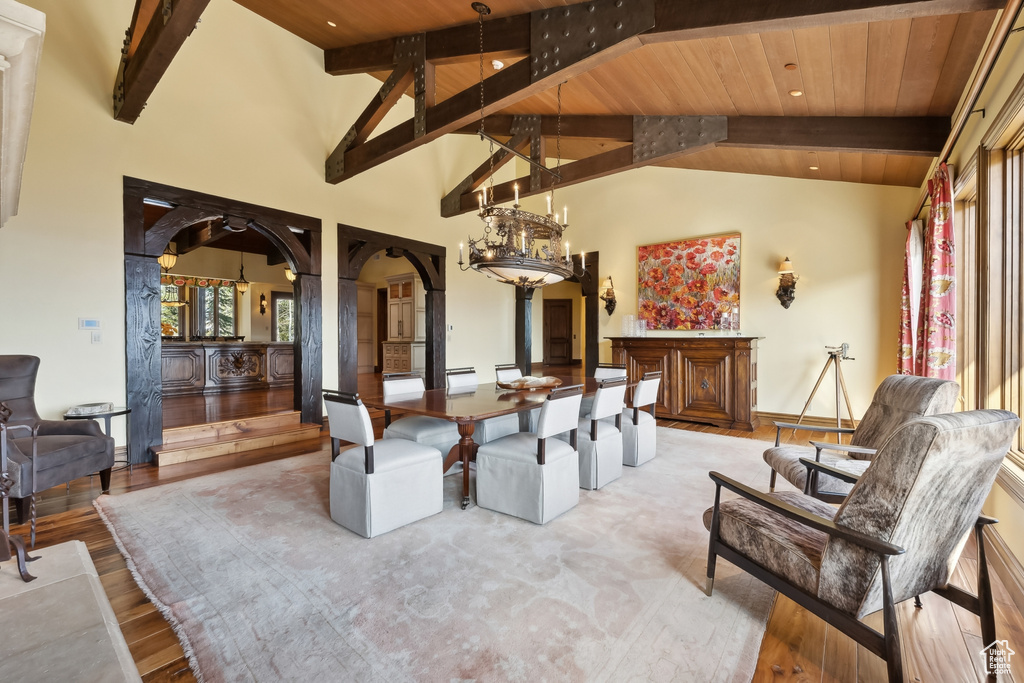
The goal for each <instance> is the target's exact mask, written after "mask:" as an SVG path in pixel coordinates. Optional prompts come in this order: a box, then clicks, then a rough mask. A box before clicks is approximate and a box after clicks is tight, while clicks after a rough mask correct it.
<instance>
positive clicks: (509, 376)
mask: <svg viewBox="0 0 1024 683" xmlns="http://www.w3.org/2000/svg"><path fill="white" fill-rule="evenodd" d="M522 376H523V371H522V370H520V369H519V366H518V365H516V364H515V363H506V364H504V365H495V366H494V377H495V379H497V380H498V381H499V382H511V381H512V380H514V379H519V378H520V377H522ZM538 417H540V408H534V409H533V410H531V411H530V412H529V413H528V415H527V418H526V422H525V423H523V424H525V428H521V429H517V430H516V431H527V430H528V431H531V432H532V431H536V429H537V418H538ZM517 419H518V418H517Z"/></svg>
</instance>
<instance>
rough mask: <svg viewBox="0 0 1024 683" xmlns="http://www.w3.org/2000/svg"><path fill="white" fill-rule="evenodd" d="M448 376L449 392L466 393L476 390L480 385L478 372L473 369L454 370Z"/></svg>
mask: <svg viewBox="0 0 1024 683" xmlns="http://www.w3.org/2000/svg"><path fill="white" fill-rule="evenodd" d="M446 374H447V376H448V390H449V391H456V392H459V391H462V392H465V391H469V390H471V389H476V388H477V386H479V384H480V381H479V380H478V379H477V376H476V370H475V369H473V368H454V369H452V370H449V371H448V372H447V373H446Z"/></svg>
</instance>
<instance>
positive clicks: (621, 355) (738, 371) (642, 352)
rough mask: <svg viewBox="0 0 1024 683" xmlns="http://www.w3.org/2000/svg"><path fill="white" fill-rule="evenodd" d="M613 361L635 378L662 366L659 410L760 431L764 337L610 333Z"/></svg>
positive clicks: (668, 414) (692, 419) (676, 416)
mask: <svg viewBox="0 0 1024 683" xmlns="http://www.w3.org/2000/svg"><path fill="white" fill-rule="evenodd" d="M609 339H611V342H612V362H613V363H618V364H624V365H625V366H626V368H627V370H628V372H629V379H630V381H632V382H635V381H638V380H639V379H640V377H641V376H642V375H643V374H644V373H645V372H653V371H655V370H660V371H661V373H662V375H661V377H662V381H661V389H660V390H659V396H658V403H657V405H656V406H655V413H656V414H657V415H658V417H667V418H672V419H676V420H688V421H690V422H703V423H708V424H713V425H715V426H717V427H723V428H725V429H745V430H747V431H754V430H755V429H757V428H758V426H760V424H761V422H760V420H759V419H758V417H757V340H758V339H761V337H717V336H716V337H609Z"/></svg>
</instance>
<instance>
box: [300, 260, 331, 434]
mask: <svg viewBox="0 0 1024 683" xmlns="http://www.w3.org/2000/svg"><path fill="white" fill-rule="evenodd" d="M321 289H322V285H321V283H320V276H319V275H307V274H305V273H299V274H298V276H297V277H296V278H295V284H294V292H295V295H294V297H295V298H294V301H295V339H296V340H297V341H296V343H295V409H296V410H300V411H302V421H303V422H304V423H306V424H323V422H324V413H323V403H322V401H323V399H322V398H321V396H322V394H323V386H324V381H323V369H322V368H323V341H322V335H321V330H322V329H323V310H322V306H321V303H320V302H321V301H322V299H321V295H322V291H321Z"/></svg>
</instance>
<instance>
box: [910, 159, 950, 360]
mask: <svg viewBox="0 0 1024 683" xmlns="http://www.w3.org/2000/svg"><path fill="white" fill-rule="evenodd" d="M951 175H952V171H951V169H950V168H949V167H948V166H947V165H946V164H945V163H942V164H939V167H938V169H936V171H935V175H934V176H933V177H932V179H931V180H929V181H928V197H929V199H930V201H931V206H930V208H929V210H928V219H927V221H926V222H925V224H924V229H923V230H922V233H921V246H920V250H921V251H920V258H918V257H917V254H916V253H915V252H916V245H915V235H914V232H915V231H914V226H913V224H912V223H913V222H911V223H908V228H909V232H908V235H907V252H906V261H905V265H904V270H903V305H902V307H901V311H900V314H901V319H900V359H899V360H900V364H899V371H900V373H901V374H905V375H920V376H922V377H937V378H940V379H955V378H956V323H955V320H956V318H955V316H956V283H955V270H956V269H955V263H956V259H955V252H954V245H953V184H952V179H951ZM918 274H919V277H920V280H919V282H920V284H919V285H918V286H917V289H918V290H919V292H920V293H919V294H918V292H917V291H915V284H916V282H915V280H916V277H917V276H918Z"/></svg>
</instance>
